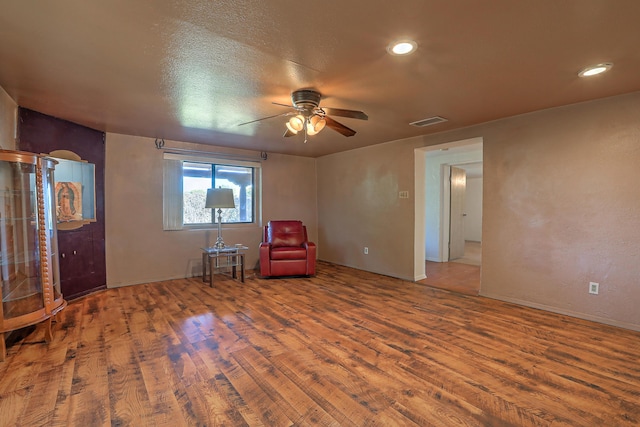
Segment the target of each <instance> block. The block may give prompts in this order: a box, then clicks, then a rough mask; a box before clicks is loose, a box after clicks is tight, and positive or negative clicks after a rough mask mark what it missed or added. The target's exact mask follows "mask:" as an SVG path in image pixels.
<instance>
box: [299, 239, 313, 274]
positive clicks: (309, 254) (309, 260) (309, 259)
mask: <svg viewBox="0 0 640 427" xmlns="http://www.w3.org/2000/svg"><path fill="white" fill-rule="evenodd" d="M302 246H304V248H305V249H306V250H307V274H308V275H310V276H314V275H315V274H316V244H315V243H313V242H304V243H303V244H302Z"/></svg>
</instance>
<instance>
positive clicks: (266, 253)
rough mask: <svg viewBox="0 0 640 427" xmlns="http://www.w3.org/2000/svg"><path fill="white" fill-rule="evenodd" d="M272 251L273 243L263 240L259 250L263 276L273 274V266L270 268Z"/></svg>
mask: <svg viewBox="0 0 640 427" xmlns="http://www.w3.org/2000/svg"><path fill="white" fill-rule="evenodd" d="M270 252H271V245H270V244H269V243H267V242H262V243H260V252H259V254H258V255H259V257H260V274H262V275H263V276H268V275H270V274H271V268H270V265H271V264H270V262H269V261H270V259H269V258H270Z"/></svg>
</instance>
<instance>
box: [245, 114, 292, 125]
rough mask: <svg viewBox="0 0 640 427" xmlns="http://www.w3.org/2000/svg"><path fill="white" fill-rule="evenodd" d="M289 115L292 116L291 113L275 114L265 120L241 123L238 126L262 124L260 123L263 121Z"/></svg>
mask: <svg viewBox="0 0 640 427" xmlns="http://www.w3.org/2000/svg"><path fill="white" fill-rule="evenodd" d="M288 115H291V113H280V114H274V115H273V116H267V117H263V118H261V119H255V120H251V121H250V122H244V123H240V124H239V125H238V126H244V125H248V124H249V123H255V122H260V121H262V120H267V119H272V118H274V117H280V116H288Z"/></svg>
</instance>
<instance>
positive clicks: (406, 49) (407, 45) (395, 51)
mask: <svg viewBox="0 0 640 427" xmlns="http://www.w3.org/2000/svg"><path fill="white" fill-rule="evenodd" d="M417 48H418V44H417V43H416V42H414V41H413V40H401V41H398V42H394V43H391V44H390V45H389V47H387V51H389V53H390V54H392V55H409V54H410V53H412V52H414V51H415V50H416V49H417Z"/></svg>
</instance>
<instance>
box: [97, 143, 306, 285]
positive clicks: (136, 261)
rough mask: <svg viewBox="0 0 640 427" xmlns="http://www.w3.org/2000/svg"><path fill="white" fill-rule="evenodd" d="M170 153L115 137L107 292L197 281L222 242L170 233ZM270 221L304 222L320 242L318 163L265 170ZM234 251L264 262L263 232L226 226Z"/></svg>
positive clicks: (276, 164) (297, 161) (110, 152)
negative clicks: (166, 174)
mask: <svg viewBox="0 0 640 427" xmlns="http://www.w3.org/2000/svg"><path fill="white" fill-rule="evenodd" d="M166 146H167V147H172V148H189V149H195V150H203V151H215V152H226V153H241V154H244V155H247V154H248V155H251V156H253V157H254V158H256V159H258V158H259V154H260V153H259V152H249V151H239V150H231V149H225V148H221V147H213V146H206V145H196V144H188V143H182V142H176V141H166ZM162 154H163V152H162V151H161V150H157V149H156V148H155V146H154V140H153V139H151V138H142V137H135V136H126V135H120V134H112V133H108V134H107V141H106V167H105V169H106V176H105V187H106V188H105V194H106V195H105V210H106V212H105V217H106V218H105V219H106V236H107V237H106V250H107V286H108V287H116V286H124V285H131V284H136V283H144V282H150V281H159V280H167V279H171V278H180V277H191V276H194V275H198V274H200V272H201V264H202V261H201V251H200V248H201V247H203V246H211V245H212V244H213V243H215V240H216V237H217V231H216V230H217V229H216V228H214V227H212V228H211V229H208V230H191V231H163V229H162V158H163V157H162ZM262 181H263V193H262V200H263V202H262V213H263V215H262V218H263V220H264V222H265V224H266V221H268V220H270V219H300V220H302V221H303V222H304V223H305V224H306V225H307V226H308V231H309V237H310V238H311V239H316V238H317V216H316V215H317V209H316V190H315V189H316V171H315V161H314V160H313V159H309V158H303V157H296V156H285V155H276V154H269V156H268V159H267V160H266V161H264V162H263V163H262ZM222 234H223V237H224V240H225V242H226V243H227V244H231V243H244V244H246V245H248V246H249V248H250V249H249V251H248V254H247V261H246V262H247V265H248V266H249V267H250V268H253V267H254V266H255V265H256V264H257V262H258V245H259V243H260V241H261V228H260V226H259V225H256V226H249V227H247V226H238V227H224V228H223V233H222Z"/></svg>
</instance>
